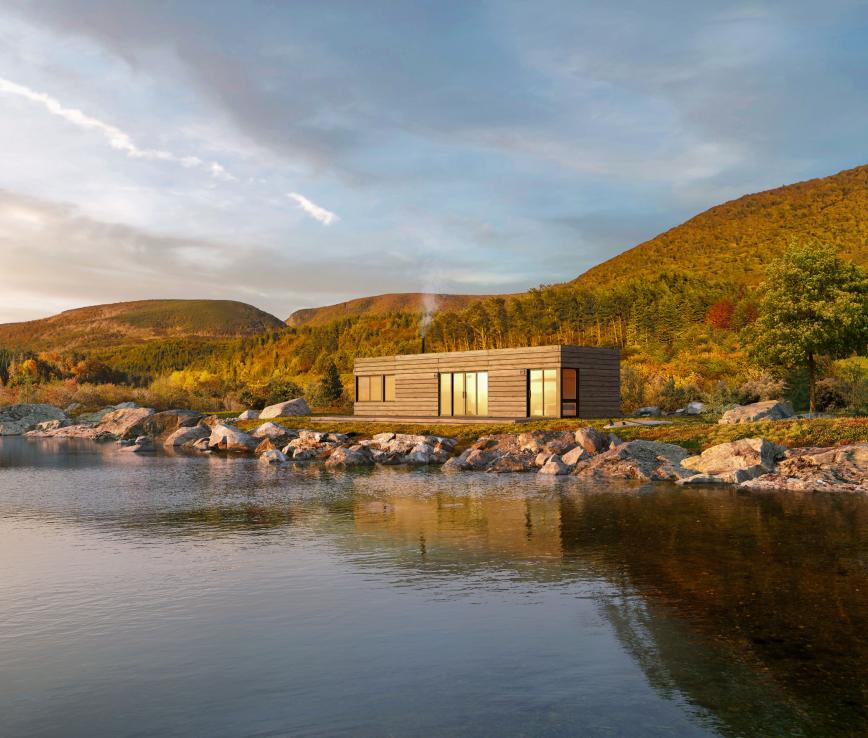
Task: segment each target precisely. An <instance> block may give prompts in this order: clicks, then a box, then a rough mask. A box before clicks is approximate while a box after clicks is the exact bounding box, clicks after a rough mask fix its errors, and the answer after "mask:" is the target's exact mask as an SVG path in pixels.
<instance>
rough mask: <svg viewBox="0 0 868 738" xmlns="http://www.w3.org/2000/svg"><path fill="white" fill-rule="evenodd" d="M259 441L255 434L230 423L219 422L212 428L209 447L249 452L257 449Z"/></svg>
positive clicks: (218, 449)
mask: <svg viewBox="0 0 868 738" xmlns="http://www.w3.org/2000/svg"><path fill="white" fill-rule="evenodd" d="M257 445H259V442H258V441H257V440H256V439H255V438H253V436H251V435H248V434H247V433H244V432H243V431H240V430H238V429H237V428H233V427H231V426H228V425H223V424H222V423H218V424H217V425H215V426H213V427H212V428H211V435H210V437H209V439H208V448H211V449H214V450H217V451H232V452H236V453H248V452H252V451H254V450H255V449H256V447H257Z"/></svg>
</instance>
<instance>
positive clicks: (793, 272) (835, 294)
mask: <svg viewBox="0 0 868 738" xmlns="http://www.w3.org/2000/svg"><path fill="white" fill-rule="evenodd" d="M751 333H752V345H751V354H752V355H753V357H754V358H755V360H756V361H757V362H758V363H760V364H761V365H764V366H768V367H777V368H782V369H788V370H794V369H807V370H808V378H809V396H810V410H811V412H814V407H815V400H816V382H817V364H818V361H819V360H820V359H822V358H824V357H828V358H842V357H846V356H849V355H851V354H852V353H854V352H855V353H859V354H863V353H864V352H865V349H866V344H868V275H866V273H865V271H864V270H862V269H861V268H860V267H858V266H857V265H856V264H853V263H850V262H847V261H844V260H843V259H840V258H839V257H838V256H837V255H836V254H835V251H834V250H833V249H831V248H829V247H827V246H823V245H821V244H817V243H811V244H804V245H796V246H792V247H791V248H790V249H789V250H787V251H786V252H785V253H784V254H783V255H782V256H780V257H779V258H778V259H776V260H774V261H773V262H771V263H770V264H769V266H768V270H767V272H766V280H765V283H764V284H763V286H762V288H761V302H760V305H759V316H758V318H757V320H756V322H755V323H754V325H753V328H752V329H751Z"/></svg>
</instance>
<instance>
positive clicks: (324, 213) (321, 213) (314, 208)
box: [286, 192, 339, 225]
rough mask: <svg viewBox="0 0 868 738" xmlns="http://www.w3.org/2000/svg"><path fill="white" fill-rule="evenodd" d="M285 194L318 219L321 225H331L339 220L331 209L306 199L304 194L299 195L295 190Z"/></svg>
mask: <svg viewBox="0 0 868 738" xmlns="http://www.w3.org/2000/svg"><path fill="white" fill-rule="evenodd" d="M286 196H287V197H288V198H290V199H291V200H295V201H296V202H297V203H298V206H299V207H300V208H301V209H302V210H304V212H306V213H307V214H308V215H309V216H310V217H311V218H313V219H314V220H318V221H319V222H320V223H322V224H323V225H331V224H332V223H334V222H335V221H336V220H339V218H338V216H337V215H336V214H335V213H333V212H332V211H331V210H326V209H325V208H323V207H320V206H319V205H317V204H316V203H314V202H311V201H310V200H308V199H307V198H306V197H305V196H304V195H299V194H298V193H297V192H287V193H286Z"/></svg>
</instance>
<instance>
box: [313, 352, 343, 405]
mask: <svg viewBox="0 0 868 738" xmlns="http://www.w3.org/2000/svg"><path fill="white" fill-rule="evenodd" d="M319 387H320V397H322V399H323V400H324V401H326V402H329V403H338V402H340V401H341V399H342V398H343V396H344V385H343V383H342V382H341V376H340V374H338V368H337V367H336V366H335V363H334V361H329V362H328V364H326V368H325V374H324V375H323V378H322V380H321V381H320V386H319Z"/></svg>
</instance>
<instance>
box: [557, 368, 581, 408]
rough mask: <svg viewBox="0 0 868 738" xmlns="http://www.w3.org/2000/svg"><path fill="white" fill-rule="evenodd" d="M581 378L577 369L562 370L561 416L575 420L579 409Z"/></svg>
mask: <svg viewBox="0 0 868 738" xmlns="http://www.w3.org/2000/svg"><path fill="white" fill-rule="evenodd" d="M578 380H579V378H578V370H577V369H561V415H562V416H563V417H565V418H575V417H576V415H577V414H578V408H579V404H578V403H579V381H578Z"/></svg>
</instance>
